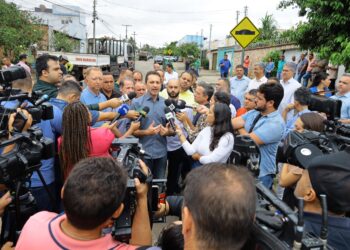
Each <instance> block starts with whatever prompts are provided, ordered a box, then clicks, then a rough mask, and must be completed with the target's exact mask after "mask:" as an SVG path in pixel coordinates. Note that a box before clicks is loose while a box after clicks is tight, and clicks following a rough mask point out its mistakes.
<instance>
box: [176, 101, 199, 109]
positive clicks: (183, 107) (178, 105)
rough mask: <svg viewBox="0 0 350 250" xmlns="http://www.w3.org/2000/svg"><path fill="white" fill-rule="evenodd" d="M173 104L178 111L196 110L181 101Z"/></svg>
mask: <svg viewBox="0 0 350 250" xmlns="http://www.w3.org/2000/svg"><path fill="white" fill-rule="evenodd" d="M174 102H175V106H176V108H178V109H185V108H189V109H194V108H196V107H194V106H188V105H186V102H185V101H184V100H181V99H179V100H177V101H174Z"/></svg>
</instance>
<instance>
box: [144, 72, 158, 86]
mask: <svg viewBox="0 0 350 250" xmlns="http://www.w3.org/2000/svg"><path fill="white" fill-rule="evenodd" d="M151 75H155V76H159V78H161V77H160V75H159V73H158V72H157V71H154V70H151V71H148V72H147V74H146V78H145V83H146V84H147V81H148V77H149V76H151Z"/></svg>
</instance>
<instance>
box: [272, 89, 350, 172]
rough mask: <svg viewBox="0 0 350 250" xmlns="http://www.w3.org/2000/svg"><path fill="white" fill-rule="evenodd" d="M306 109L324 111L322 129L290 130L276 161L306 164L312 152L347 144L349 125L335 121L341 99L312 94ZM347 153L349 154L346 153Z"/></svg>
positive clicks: (336, 149)
mask: <svg viewBox="0 0 350 250" xmlns="http://www.w3.org/2000/svg"><path fill="white" fill-rule="evenodd" d="M309 108H310V110H313V111H319V112H322V113H325V114H326V116H327V120H325V121H324V123H325V129H324V132H322V133H319V132H315V131H304V132H302V133H300V132H297V131H291V132H290V133H289V134H288V136H287V137H286V139H285V141H284V143H283V146H282V150H281V151H280V152H282V153H280V154H279V155H278V161H279V162H286V163H289V164H292V165H296V166H299V167H301V168H307V167H308V165H309V164H310V162H311V159H313V158H314V157H316V156H319V155H323V154H332V153H335V152H339V151H343V150H345V149H347V148H349V147H350V126H348V125H344V124H341V123H340V122H339V118H340V109H341V101H340V100H333V99H327V98H325V97H321V96H312V98H311V104H310V106H309ZM349 157H350V154H349Z"/></svg>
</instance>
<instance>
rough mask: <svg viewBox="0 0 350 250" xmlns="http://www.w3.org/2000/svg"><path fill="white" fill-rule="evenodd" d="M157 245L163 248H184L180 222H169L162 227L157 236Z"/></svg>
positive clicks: (168, 249)
mask: <svg viewBox="0 0 350 250" xmlns="http://www.w3.org/2000/svg"><path fill="white" fill-rule="evenodd" d="M157 246H159V247H161V248H162V249H163V250H170V249H184V236H183V234H182V224H175V223H171V224H169V225H168V226H166V227H164V228H163V230H162V232H161V233H160V235H159V237H158V242H157Z"/></svg>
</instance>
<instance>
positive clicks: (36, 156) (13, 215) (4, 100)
mask: <svg viewBox="0 0 350 250" xmlns="http://www.w3.org/2000/svg"><path fill="white" fill-rule="evenodd" d="M25 77H26V72H25V70H24V69H23V68H22V67H17V66H15V67H10V68H8V69H6V70H2V71H0V85H1V86H2V91H1V93H0V102H1V106H0V137H1V143H0V183H1V184H4V185H5V186H6V187H7V189H9V191H10V193H11V195H12V196H13V198H12V202H11V204H10V205H9V206H8V207H7V209H6V211H5V215H6V216H7V217H8V219H6V220H4V221H3V225H2V230H1V238H0V243H4V242H5V241H7V240H10V241H13V242H16V240H17V237H18V235H19V232H20V230H21V229H22V227H23V225H24V223H25V222H26V221H27V219H28V218H29V217H30V216H31V215H33V214H34V213H35V212H36V211H37V207H36V202H35V199H34V198H33V196H32V194H31V193H30V192H29V190H28V185H27V184H26V183H27V182H28V181H29V179H30V177H31V175H32V174H33V172H34V171H36V172H37V173H38V175H39V178H40V179H41V181H42V182H43V184H44V186H45V187H46V185H45V181H44V179H43V176H42V174H41V172H40V171H39V169H40V166H41V160H42V159H49V158H51V157H53V156H54V152H55V150H54V144H53V141H52V140H51V139H47V138H44V137H43V134H42V131H41V130H40V129H39V128H37V127H30V128H29V129H28V130H27V131H26V132H22V130H23V128H24V126H25V125H26V123H27V120H28V117H26V116H25V115H24V113H22V112H21V111H20V112H17V110H16V108H17V107H20V106H21V108H22V109H26V110H27V111H28V112H29V113H30V114H31V115H32V117H33V122H32V124H31V125H33V124H34V123H38V122H40V120H41V119H52V118H53V108H52V105H50V104H49V103H45V101H46V100H47V97H46V96H41V95H40V94H39V93H37V92H34V93H33V94H29V93H23V92H21V91H20V90H15V89H12V85H11V82H12V81H15V80H17V79H23V78H25ZM24 101H29V102H31V103H32V104H29V105H27V106H26V107H24ZM9 102H13V103H14V104H15V106H16V107H15V108H6V106H7V105H8V104H9ZM13 103H11V104H13ZM11 113H16V116H15V119H14V122H13V124H12V125H13V128H14V130H13V131H11V132H10V131H9V130H8V121H9V116H10V114H11ZM10 135H11V136H10ZM49 195H50V194H49ZM6 222H9V224H10V225H6Z"/></svg>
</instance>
